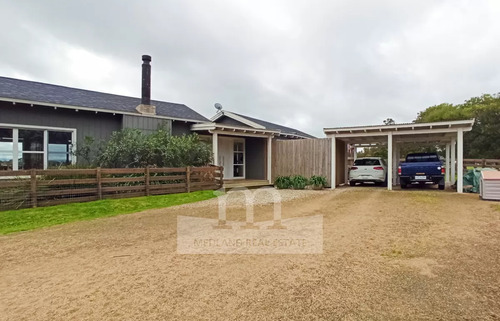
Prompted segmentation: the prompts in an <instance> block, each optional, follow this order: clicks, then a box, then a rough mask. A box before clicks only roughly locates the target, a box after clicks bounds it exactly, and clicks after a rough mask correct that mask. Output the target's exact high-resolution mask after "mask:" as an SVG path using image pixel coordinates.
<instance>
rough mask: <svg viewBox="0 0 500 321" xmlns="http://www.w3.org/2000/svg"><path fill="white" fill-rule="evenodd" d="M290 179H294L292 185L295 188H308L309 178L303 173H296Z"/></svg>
mask: <svg viewBox="0 0 500 321" xmlns="http://www.w3.org/2000/svg"><path fill="white" fill-rule="evenodd" d="M290 180H291V181H292V187H293V188H294V189H304V188H306V185H307V178H305V177H304V176H302V175H294V176H292V177H290Z"/></svg>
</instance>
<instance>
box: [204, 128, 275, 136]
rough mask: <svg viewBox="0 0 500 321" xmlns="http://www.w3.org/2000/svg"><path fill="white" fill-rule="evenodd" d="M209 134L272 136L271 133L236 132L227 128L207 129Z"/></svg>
mask: <svg viewBox="0 0 500 321" xmlns="http://www.w3.org/2000/svg"><path fill="white" fill-rule="evenodd" d="M209 132H210V133H211V134H218V135H225V136H238V137H262V138H265V137H273V134H271V133H267V134H265V133H262V134H260V133H253V131H252V132H249V133H243V132H237V131H234V132H233V131H229V130H219V129H215V130H210V131H209Z"/></svg>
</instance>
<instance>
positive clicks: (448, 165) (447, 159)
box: [444, 143, 451, 184]
mask: <svg viewBox="0 0 500 321" xmlns="http://www.w3.org/2000/svg"><path fill="white" fill-rule="evenodd" d="M450 147H451V146H450V143H447V144H446V162H445V165H444V166H445V169H446V171H445V179H444V181H445V183H446V184H450V169H451V168H450V167H451V166H450Z"/></svg>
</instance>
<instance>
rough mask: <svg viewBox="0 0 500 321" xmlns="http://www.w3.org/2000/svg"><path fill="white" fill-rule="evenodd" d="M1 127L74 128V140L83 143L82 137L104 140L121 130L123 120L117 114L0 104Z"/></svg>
mask: <svg viewBox="0 0 500 321" xmlns="http://www.w3.org/2000/svg"><path fill="white" fill-rule="evenodd" d="M0 123H8V124H15V125H20V126H22V125H32V126H40V127H45V126H47V127H60V128H76V139H77V142H76V143H77V144H78V142H83V140H84V138H85V136H91V137H94V138H95V139H96V140H107V139H108V138H109V136H110V135H111V133H112V132H113V131H116V130H120V129H121V127H122V117H121V115H119V114H117V115H114V116H113V114H108V113H97V114H96V113H95V112H88V111H84V110H79V111H78V112H76V111H75V110H71V109H64V108H57V109H54V108H53V107H45V106H38V105H35V106H33V107H31V106H29V105H25V104H16V105H13V104H12V103H7V102H0Z"/></svg>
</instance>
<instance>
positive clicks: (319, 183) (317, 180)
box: [309, 175, 327, 187]
mask: <svg viewBox="0 0 500 321" xmlns="http://www.w3.org/2000/svg"><path fill="white" fill-rule="evenodd" d="M309 184H311V185H312V186H314V187H325V186H326V184H327V181H326V177H324V176H316V175H313V176H311V178H310V179H309Z"/></svg>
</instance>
